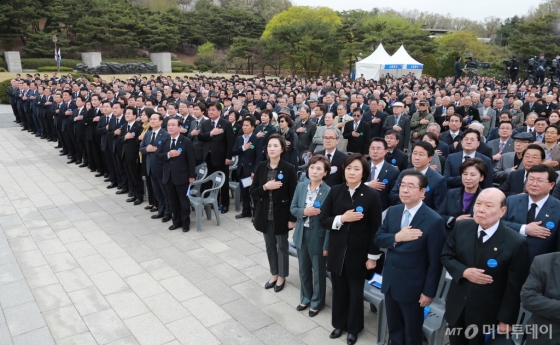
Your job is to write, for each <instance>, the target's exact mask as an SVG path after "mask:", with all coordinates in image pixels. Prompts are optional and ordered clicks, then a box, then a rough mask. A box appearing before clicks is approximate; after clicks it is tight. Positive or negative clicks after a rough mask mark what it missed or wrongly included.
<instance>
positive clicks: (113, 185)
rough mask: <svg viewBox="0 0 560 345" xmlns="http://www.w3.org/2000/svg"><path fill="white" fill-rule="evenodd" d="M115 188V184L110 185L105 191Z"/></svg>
mask: <svg viewBox="0 0 560 345" xmlns="http://www.w3.org/2000/svg"><path fill="white" fill-rule="evenodd" d="M116 186H117V184H116V183H111V184H110V185H108V186H107V189H113V188H115V187H116Z"/></svg>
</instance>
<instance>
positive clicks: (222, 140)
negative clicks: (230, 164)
mask: <svg viewBox="0 0 560 345" xmlns="http://www.w3.org/2000/svg"><path fill="white" fill-rule="evenodd" d="M212 125H213V122H212V121H204V122H202V124H201V125H200V127H201V130H200V134H199V135H198V139H199V140H200V141H202V142H204V145H203V153H202V157H203V158H202V159H203V160H206V156H207V155H208V154H209V153H210V152H211V155H210V158H211V159H212V164H214V165H216V166H222V165H225V164H226V163H225V162H226V159H231V156H232V155H231V149H232V147H233V145H234V143H235V142H234V141H233V129H232V128H231V123H229V121H226V120H224V119H218V126H217V127H218V128H222V129H223V130H224V132H223V133H222V134H219V135H214V136H210V132H211V131H212V129H213V128H212Z"/></svg>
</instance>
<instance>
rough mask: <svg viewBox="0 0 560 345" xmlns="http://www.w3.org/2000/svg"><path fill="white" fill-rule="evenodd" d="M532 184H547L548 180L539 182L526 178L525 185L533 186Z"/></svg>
mask: <svg viewBox="0 0 560 345" xmlns="http://www.w3.org/2000/svg"><path fill="white" fill-rule="evenodd" d="M533 183H536V184H545V183H549V182H548V180H542V179H539V180H537V179H534V178H528V179H527V184H533Z"/></svg>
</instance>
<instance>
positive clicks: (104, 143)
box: [96, 115, 113, 151]
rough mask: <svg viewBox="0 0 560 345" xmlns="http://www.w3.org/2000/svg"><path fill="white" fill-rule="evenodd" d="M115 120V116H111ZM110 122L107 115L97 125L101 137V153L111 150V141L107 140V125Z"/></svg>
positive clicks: (97, 131)
mask: <svg viewBox="0 0 560 345" xmlns="http://www.w3.org/2000/svg"><path fill="white" fill-rule="evenodd" d="M111 118H113V116H111ZM109 122H110V121H108V120H107V116H106V115H102V116H101V118H100V119H99V122H98V123H97V128H96V133H97V135H99V136H100V137H101V151H105V150H109V147H110V146H109V145H108V143H109V140H108V139H107V125H108V124H109Z"/></svg>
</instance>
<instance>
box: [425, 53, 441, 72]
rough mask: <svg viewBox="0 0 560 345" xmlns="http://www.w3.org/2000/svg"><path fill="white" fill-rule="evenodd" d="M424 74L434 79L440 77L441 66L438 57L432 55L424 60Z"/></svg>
mask: <svg viewBox="0 0 560 345" xmlns="http://www.w3.org/2000/svg"><path fill="white" fill-rule="evenodd" d="M422 74H426V75H429V76H432V77H437V76H438V75H439V66H438V62H437V60H436V57H435V56H433V55H432V54H430V55H428V56H426V58H425V59H424V69H423V70H422Z"/></svg>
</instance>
